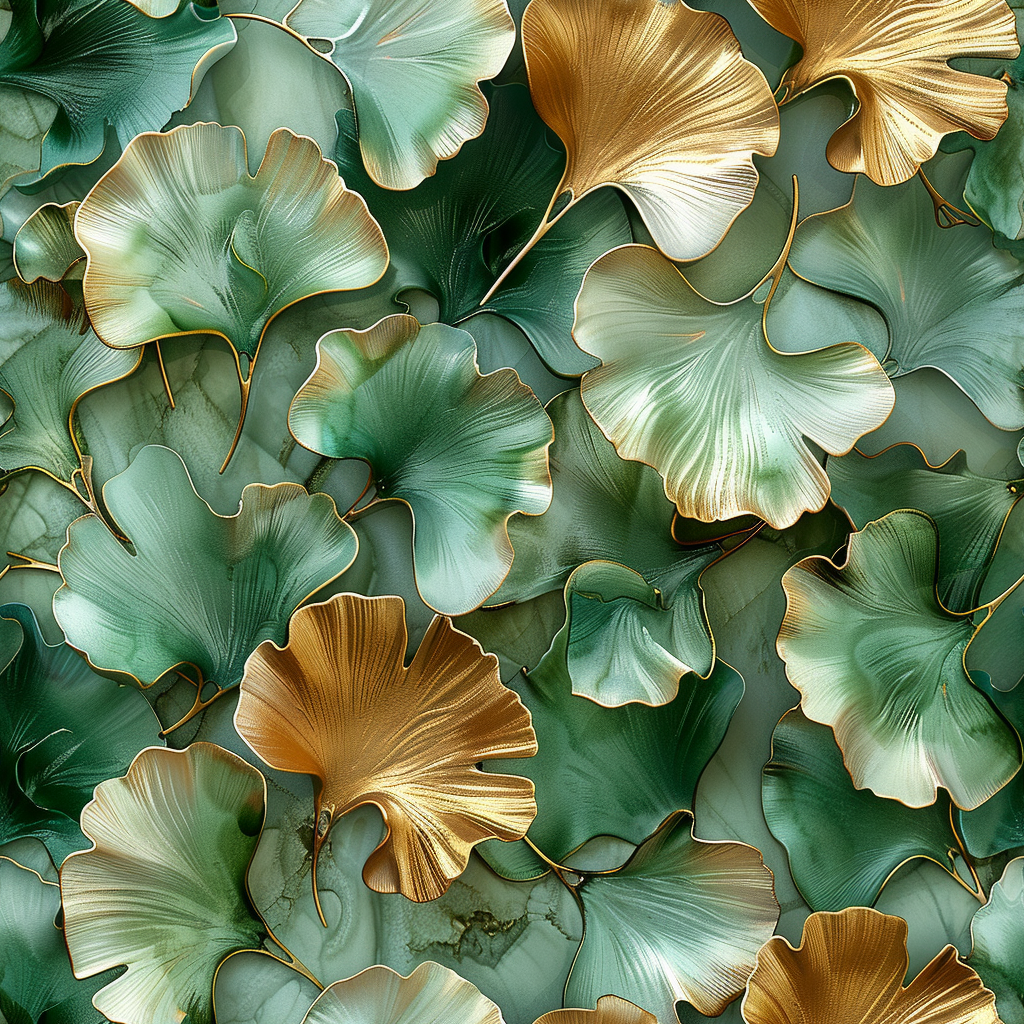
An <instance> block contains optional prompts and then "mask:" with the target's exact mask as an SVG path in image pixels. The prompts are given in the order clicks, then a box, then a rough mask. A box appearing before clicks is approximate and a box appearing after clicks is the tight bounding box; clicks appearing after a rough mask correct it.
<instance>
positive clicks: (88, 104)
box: [0, 0, 235, 184]
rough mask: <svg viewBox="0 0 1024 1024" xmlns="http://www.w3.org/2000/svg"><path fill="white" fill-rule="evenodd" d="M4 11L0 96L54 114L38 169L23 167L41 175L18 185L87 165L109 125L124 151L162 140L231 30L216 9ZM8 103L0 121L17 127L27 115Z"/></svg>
mask: <svg viewBox="0 0 1024 1024" xmlns="http://www.w3.org/2000/svg"><path fill="white" fill-rule="evenodd" d="M11 10H12V11H13V12H14V22H13V23H12V27H11V29H10V30H9V31H8V33H7V35H6V37H5V38H4V39H3V41H2V42H0V90H2V92H3V95H4V96H5V97H8V98H9V99H10V100H12V101H13V103H15V104H20V103H23V102H26V103H28V104H31V105H32V106H33V109H35V106H36V105H37V104H36V98H38V99H39V100H41V101H42V102H43V103H46V101H49V103H50V104H51V105H52V104H55V105H56V109H55V110H54V113H53V114H51V115H50V117H51V120H52V124H50V123H47V130H46V134H45V138H43V137H40V142H41V152H40V153H39V154H38V160H39V161H40V162H37V163H35V164H34V167H33V166H27V167H25V170H34V169H36V168H38V174H37V175H35V176H33V177H31V178H23V179H21V180H20V181H19V184H32V183H35V182H37V181H38V180H40V179H42V178H43V177H45V176H46V175H47V174H49V173H50V172H51V171H53V170H55V169H60V168H62V167H64V166H66V165H68V164H89V163H92V161H93V160H95V159H96V158H97V157H99V156H100V154H101V153H102V152H103V148H104V145H105V133H106V127H107V125H108V124H109V125H111V126H112V127H113V129H114V130H115V132H116V137H117V140H118V141H119V142H120V144H121V145H122V146H127V145H128V143H129V142H130V141H131V140H132V139H133V138H134V137H135V136H136V135H138V134H139V133H140V132H146V131H157V130H159V129H160V128H161V127H163V125H164V124H166V123H167V119H168V118H169V117H170V115H171V114H172V113H173V112H174V111H175V110H180V109H181V108H182V107H184V106H185V105H186V104H187V103H188V101H189V99H190V98H191V96H192V92H193V90H194V89H195V88H196V87H197V86H198V85H199V83H200V82H201V81H202V78H203V74H204V73H205V71H206V68H207V67H208V66H209V65H210V64H212V63H213V62H214V61H216V60H217V59H218V58H219V57H220V56H221V55H222V54H223V53H225V52H226V51H227V50H229V49H230V48H231V47H232V46H233V45H234V43H235V30H234V28H233V27H232V25H231V22H230V21H228V20H227V19H226V18H221V17H219V15H218V12H217V9H216V8H209V7H201V6H197V5H195V4H191V3H189V4H183V5H182V6H181V8H180V10H177V11H176V13H174V14H172V15H171V16H170V17H167V18H163V19H161V20H160V21H156V20H154V19H152V18H148V17H146V15H145V14H143V13H142V12H141V11H139V10H137V9H136V8H135V7H134V6H132V4H130V3H126V2H125V0H44V2H42V3H38V4H36V3H32V2H30V0H13V2H12V3H11ZM37 19H38V20H37ZM23 97H24V99H22V98H23ZM7 103H8V100H7V99H5V100H4V103H3V104H0V106H3V108H4V114H3V115H0V121H2V122H6V121H7V116H8V115H7V110H9V109H10V110H11V114H12V116H13V117H14V118H16V119H18V120H20V121H21V122H24V121H25V119H26V115H27V113H28V112H27V110H26V111H24V112H21V113H18V112H17V111H16V109H11V107H10V106H7ZM18 134H20V135H24V134H26V133H25V132H24V131H21V132H18ZM0 167H2V165H0ZM2 177H3V171H2V169H0V179H2ZM0 184H2V180H0Z"/></svg>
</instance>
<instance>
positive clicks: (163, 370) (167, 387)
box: [153, 339, 174, 409]
mask: <svg viewBox="0 0 1024 1024" xmlns="http://www.w3.org/2000/svg"><path fill="white" fill-rule="evenodd" d="M153 347H154V348H155V349H156V361H157V365H158V366H159V367H160V379H161V380H162V381H163V382H164V391H166V392H167V401H168V402H169V403H170V406H171V408H172V409H173V408H174V392H173V391H172V390H171V382H170V380H169V379H168V377H167V367H166V366H164V354H163V352H162V351H161V349H160V341H159V339H157V340H156V341H154V342H153Z"/></svg>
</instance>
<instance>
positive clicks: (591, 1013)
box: [536, 996, 658, 1024]
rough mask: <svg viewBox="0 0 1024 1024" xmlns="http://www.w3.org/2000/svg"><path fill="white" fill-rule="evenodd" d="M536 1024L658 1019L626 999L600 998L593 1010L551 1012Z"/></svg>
mask: <svg viewBox="0 0 1024 1024" xmlns="http://www.w3.org/2000/svg"><path fill="white" fill-rule="evenodd" d="M536 1024H658V1018H657V1017H655V1016H654V1014H653V1013H648V1012H647V1011H646V1010H641V1009H640V1007H639V1006H637V1005H635V1004H634V1003H631V1002H629V1000H628V999H620V998H619V997H618V996H601V998H600V999H598V1001H597V1008H596V1009H594V1010H552V1011H551V1012H550V1013H545V1014H544V1016H543V1017H541V1018H540V1019H539V1020H538V1021H537V1022H536Z"/></svg>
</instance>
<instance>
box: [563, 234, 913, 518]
mask: <svg viewBox="0 0 1024 1024" xmlns="http://www.w3.org/2000/svg"><path fill="white" fill-rule="evenodd" d="M783 269H784V260H780V262H779V264H777V265H776V267H775V268H774V270H773V271H772V275H774V276H775V277H776V280H778V279H779V277H781V274H782V271H783ZM757 295H758V292H757V291H756V290H755V292H753V293H751V295H748V296H745V297H744V298H741V299H737V300H736V301H735V302H732V303H727V304H724V305H723V304H720V303H716V302H711V301H710V300H708V299H706V298H704V296H702V295H700V294H699V293H698V292H696V291H695V290H694V289H693V288H692V287H691V286H690V284H689V283H688V282H687V280H686V279H685V278H684V277H683V276H682V275H681V274H680V273H679V271H678V270H677V269H676V267H675V266H674V265H673V264H672V263H671V262H669V261H668V260H667V259H666V258H665V257H664V256H662V255H661V254H660V253H659V252H657V251H656V250H655V249H651V248H649V247H647V246H639V245H632V246H624V247H622V248H620V249H616V250H614V251H613V252H610V253H608V254H607V255H606V256H603V257H602V258H601V259H600V260H598V261H597V262H596V263H595V264H594V265H593V266H592V267H591V268H590V270H589V271H587V276H586V278H585V279H584V281H583V287H582V288H581V290H580V295H579V298H578V299H577V302H576V322H575V324H574V327H573V335H574V337H575V338H576V341H577V342H578V343H579V345H580V347H581V348H582V349H583V350H584V351H586V352H589V353H590V354H591V355H594V356H597V357H598V358H599V359H600V360H601V366H600V367H599V368H598V369H596V370H590V371H588V372H587V373H586V374H585V375H584V377H583V382H582V385H581V389H582V393H583V401H584V404H585V405H586V407H587V409H588V411H589V412H590V414H591V416H593V418H594V419H595V421H596V422H597V424H598V426H599V427H600V428H601V430H602V431H603V432H604V433H605V435H606V436H607V437H608V438H610V439H611V441H612V442H613V443H614V444H615V447H616V449H617V451H618V453H619V454H620V455H621V456H622V457H623V458H627V459H637V460H639V461H641V462H646V463H647V464H648V465H650V466H653V467H654V468H655V469H657V470H658V472H659V473H660V474H661V475H662V477H663V478H664V481H665V493H666V494H667V495H668V496H669V497H670V498H671V499H672V500H673V501H675V503H676V507H677V508H678V510H679V513H680V515H682V516H686V517H688V518H692V519H699V520H701V521H702V522H713V521H715V520H720V519H734V518H736V517H737V516H741V515H744V514H746V513H751V514H754V515H757V516H760V517H761V518H762V519H765V520H766V521H767V522H768V523H770V524H771V525H772V526H774V527H776V528H779V529H781V528H784V527H787V526H791V525H792V524H793V523H794V522H796V520H797V519H798V518H799V517H800V515H801V514H802V513H803V512H806V511H815V510H817V509H820V508H822V507H823V506H824V504H825V502H826V500H827V499H828V494H829V486H828V478H827V477H826V475H825V473H824V471H823V470H822V468H821V466H820V465H819V464H818V461H817V459H816V457H815V456H814V454H813V453H812V451H811V449H810V448H809V447H808V446H807V443H806V441H805V440H804V439H805V438H808V439H810V440H811V441H813V442H815V443H816V444H818V445H820V446H821V447H822V448H824V449H825V450H826V451H827V452H829V453H831V454H835V455H839V454H842V453H844V452H847V451H849V450H850V449H851V448H852V447H853V445H854V443H855V442H856V441H857V439H858V438H859V437H860V436H861V435H862V434H864V433H866V432H867V431H869V430H873V429H874V428H875V427H877V426H879V425H880V424H881V423H882V422H883V421H884V420H885V418H886V417H887V416H888V415H889V412H890V411H891V410H892V407H893V403H894V400H895V399H894V395H893V391H892V386H891V384H890V383H889V381H888V380H887V379H886V377H885V373H884V371H883V370H882V368H881V367H880V366H879V365H878V361H877V360H876V359H875V357H874V356H872V355H871V353H870V352H868V351H867V349H865V348H863V347H862V346H860V345H858V344H854V343H852V342H846V341H844V342H841V343H840V344H831V345H828V347H823V348H818V349H815V350H813V351H810V352H802V353H799V354H790V353H787V352H781V351H779V350H777V349H775V348H773V347H772V345H771V344H770V342H769V341H768V339H767V337H766V336H765V333H764V326H763V317H764V315H765V310H764V301H768V299H767V298H766V299H764V300H763V301H762V302H760V303H759V302H757V301H754V300H755V297H756V296H757ZM768 298H770V296H769V297H768ZM831 340H834V339H831V338H829V339H825V338H823V339H822V341H831Z"/></svg>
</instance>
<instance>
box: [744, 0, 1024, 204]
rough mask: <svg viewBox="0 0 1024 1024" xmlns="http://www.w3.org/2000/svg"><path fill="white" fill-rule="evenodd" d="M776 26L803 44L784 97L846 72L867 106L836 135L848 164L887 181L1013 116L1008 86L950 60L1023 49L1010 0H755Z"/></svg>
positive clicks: (834, 148) (831, 155)
mask: <svg viewBox="0 0 1024 1024" xmlns="http://www.w3.org/2000/svg"><path fill="white" fill-rule="evenodd" d="M750 2H751V4H752V5H753V7H754V9H755V10H757V11H758V12H759V13H760V14H761V15H762V16H763V17H764V18H765V19H766V20H767V21H768V23H769V24H770V25H771V26H772V27H773V28H776V29H778V30H779V31H780V32H784V33H785V34H786V35H788V36H789V37H790V38H791V39H794V40H796V42H798V43H799V44H800V47H801V49H802V51H803V53H802V56H801V59H800V60H799V61H797V63H796V64H795V65H794V66H793V67H791V68H790V69H789V70H788V71H786V73H785V74H784V75H783V77H782V89H783V90H784V93H783V96H784V101H785V100H789V99H793V98H794V97H796V96H799V95H800V94H801V93H803V92H805V91H806V90H807V89H811V88H813V87H814V86H815V85H817V84H818V83H819V82H824V81H828V80H829V79H832V78H844V79H846V80H847V81H848V82H849V83H850V85H851V86H852V87H853V90H854V92H855V93H856V95H857V99H858V100H859V107H858V109H857V111H856V112H855V113H854V115H853V117H851V118H850V119H849V120H848V121H847V122H846V123H845V124H844V125H843V126H842V127H841V128H840V129H839V130H838V131H837V132H836V133H835V134H834V135H833V136H832V138H831V139H830V140H829V144H828V159H829V162H830V163H831V164H832V166H833V167H835V168H837V169H838V170H840V171H848V172H850V173H857V172H860V173H864V174H867V175H868V176H869V177H870V178H871V179H872V180H873V181H875V182H877V183H878V184H879V185H896V184H899V183H900V182H903V181H906V180H907V179H908V178H911V177H912V176H913V175H914V174H915V173H916V171H917V169H918V167H919V166H920V165H921V164H922V163H924V161H925V160H927V159H928V158H929V157H932V156H934V155H935V151H936V149H937V148H938V145H939V141H940V140H941V139H942V136H943V135H945V134H947V133H949V132H955V131H959V130H961V129H966V130H967V131H969V132H970V133H971V134H972V135H974V136H975V137H976V138H980V139H991V138H992V137H993V136H994V135H995V134H996V132H997V131H999V127H1000V125H1001V124H1002V123H1003V121H1004V120H1005V118H1006V86H1005V84H1004V83H1002V82H997V81H994V80H992V79H990V78H985V77H982V76H981V75H972V74H969V73H967V72H964V71H961V70H954V69H953V68H952V67H951V66H950V61H951V60H953V59H962V58H964V57H1016V56H1017V54H1018V52H1019V50H1020V47H1019V44H1018V43H1017V34H1016V30H1015V27H1014V21H1013V14H1012V12H1011V11H1010V9H1009V7H1007V5H1006V3H1005V2H1004V0H953V2H951V3H937V4H896V5H894V4H890V3H888V2H887V0H860V2H858V3H855V4H849V5H847V6H846V7H845V8H841V7H836V6H833V5H827V4H821V3H817V2H816V0H750Z"/></svg>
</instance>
